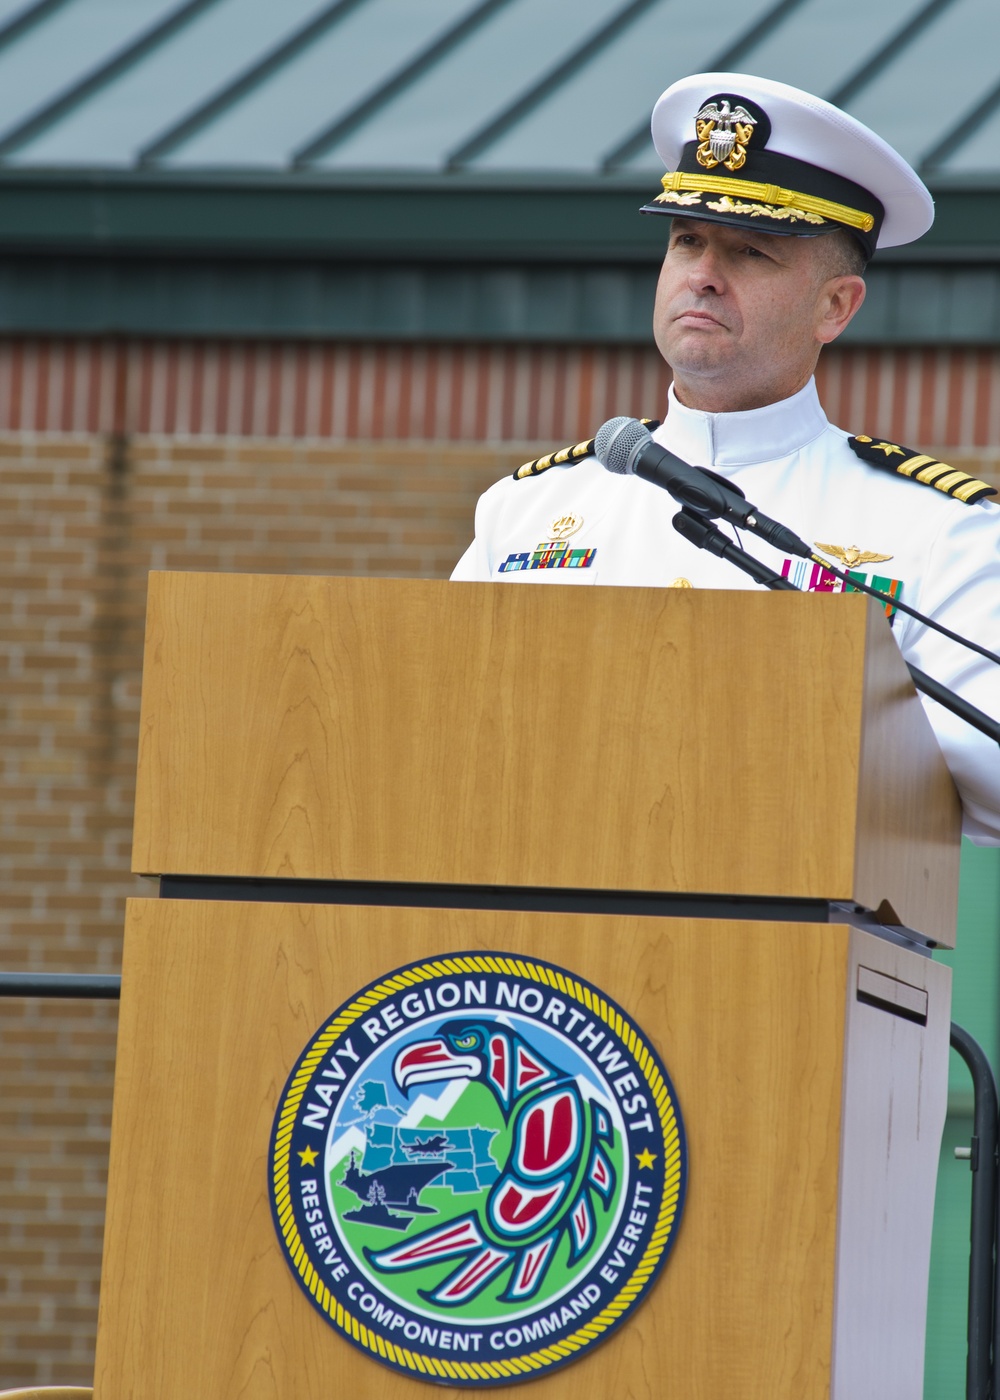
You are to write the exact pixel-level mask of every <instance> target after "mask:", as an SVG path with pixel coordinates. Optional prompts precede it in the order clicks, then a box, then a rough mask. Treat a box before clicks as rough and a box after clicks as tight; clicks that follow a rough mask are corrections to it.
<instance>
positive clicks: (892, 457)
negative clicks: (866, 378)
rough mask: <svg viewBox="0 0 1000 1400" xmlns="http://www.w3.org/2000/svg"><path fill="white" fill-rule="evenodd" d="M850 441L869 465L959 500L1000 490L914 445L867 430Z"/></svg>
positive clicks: (969, 502) (977, 498)
mask: <svg viewBox="0 0 1000 1400" xmlns="http://www.w3.org/2000/svg"><path fill="white" fill-rule="evenodd" d="M848 443H849V445H850V447H851V449H852V450H853V451H854V452H855V453H856V454H857V455H858V456H859V457H860V458H861V459H862V460H863V461H865V462H867V463H868V464H869V465H870V466H873V467H878V468H879V470H880V471H886V472H892V473H894V475H896V476H905V477H907V478H908V479H909V480H910V481H917V482H919V483H920V485H921V486H933V487H934V489H935V490H936V491H943V492H944V494H945V495H946V496H954V498H955V499H956V500H957V501H962V502H963V503H964V504H965V505H967V506H971V505H975V503H976V502H977V501H981V500H983V498H984V497H986V496H996V495H998V494H1000V493H998V491H997V488H996V487H995V486H990V484H989V483H988V482H986V481H979V480H978V479H977V478H976V477H974V476H969V474H968V473H967V472H963V471H959V470H958V469H957V468H955V467H952V466H949V465H948V463H947V462H939V461H938V459H937V458H936V457H929V456H928V455H927V454H926V453H924V452H915V451H914V450H913V448H912V447H901V446H900V445H899V443H896V442H885V441H883V440H882V439H878V440H876V439H875V438H870V437H868V436H867V434H865V433H859V434H858V435H857V437H852V438H848Z"/></svg>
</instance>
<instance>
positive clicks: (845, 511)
mask: <svg viewBox="0 0 1000 1400" xmlns="http://www.w3.org/2000/svg"><path fill="white" fill-rule="evenodd" d="M863 430H864V431H870V429H869V428H868V427H867V426H866V427H864V429H863ZM653 436H654V437H655V438H656V441H657V442H660V443H662V444H663V445H664V446H665V447H668V448H669V449H670V450H671V451H672V452H675V453H676V454H677V455H678V456H679V457H681V458H683V459H684V461H686V462H690V463H691V464H692V465H695V466H701V467H711V468H712V469H713V470H714V471H716V472H719V473H720V474H721V475H723V476H725V477H727V478H728V479H729V480H730V481H732V482H733V484H734V485H736V486H738V487H739V488H740V489H741V490H742V491H743V492H744V494H745V495H746V497H747V499H748V500H750V501H752V502H753V504H754V505H756V506H758V507H759V508H760V509H761V510H762V511H764V512H766V513H767V514H768V515H770V516H772V517H773V518H775V519H777V520H780V521H781V522H782V524H784V525H788V526H790V527H791V529H792V530H794V531H795V532H796V533H797V534H799V535H800V536H801V537H802V538H803V539H805V540H807V541H808V542H809V543H815V542H817V541H819V542H822V543H824V544H836V545H840V546H842V547H845V548H846V547H848V546H851V545H854V546H857V548H858V549H861V550H866V551H867V550H871V551H876V552H877V553H879V554H887V555H891V556H892V557H891V559H890V560H889V561H887V562H885V563H876V564H865V565H856V566H854V567H855V568H856V569H858V570H860V571H861V572H862V573H864V574H866V575H867V581H868V582H869V583H871V582H872V580H873V576H876V575H877V576H880V577H890V578H893V579H899V580H901V581H902V592H901V594H900V599H901V601H902V602H904V603H907V604H909V606H910V607H914V608H917V609H919V611H921V612H923V613H926V614H927V615H928V616H931V617H933V618H934V619H935V620H937V621H940V622H942V623H943V624H944V625H945V626H947V627H950V628H951V629H952V631H954V632H957V633H959V634H960V635H961V636H967V637H971V638H973V639H975V640H976V641H978V642H980V643H981V644H982V645H984V646H987V647H989V648H990V649H991V650H993V651H997V650H1000V507H998V506H996V505H994V504H993V503H992V501H983V502H980V503H978V504H976V505H972V506H967V505H964V504H963V503H962V502H960V501H957V500H953V499H952V498H950V497H948V496H946V495H944V494H943V493H941V492H939V491H935V490H933V489H931V488H929V487H925V486H921V485H918V484H917V483H915V482H912V481H907V480H905V479H903V478H901V477H896V476H892V475H890V474H888V473H886V472H882V471H879V470H878V469H877V468H875V467H872V466H870V465H869V464H868V463H866V462H863V461H862V460H861V459H860V458H859V457H857V455H856V454H855V453H854V452H853V451H852V450H851V448H850V447H849V446H848V444H847V438H848V434H847V433H845V432H843V431H841V429H839V428H835V427H833V426H832V424H830V423H829V422H828V421H827V418H826V415H825V414H824V412H823V409H822V408H821V406H820V403H819V399H818V397H817V395H816V388H815V385H814V383H813V382H812V381H810V382H809V384H807V385H806V387H805V388H804V389H802V390H800V392H799V393H797V394H795V395H794V396H793V397H792V398H790V399H785V400H783V401H782V402H781V403H776V404H770V405H769V406H768V407H766V408H758V409H752V410H751V411H749V412H746V413H701V412H698V411H696V410H694V409H689V408H685V407H684V406H683V405H682V404H680V403H678V401H677V400H676V398H675V397H674V395H673V391H672V390H671V394H670V403H669V408H668V412H667V417H666V420H665V422H664V423H663V426H662V427H660V428H658V429H657V430H656V432H655V433H654V435H653ZM677 510H678V506H677V504H676V502H675V501H674V500H673V498H672V497H671V496H670V495H669V494H668V493H667V492H666V491H664V490H662V489H661V488H659V487H657V486H653V485H651V484H650V483H649V482H646V481H643V480H641V479H640V478H639V477H632V476H615V475H613V474H612V473H611V472H608V471H606V470H605V469H604V468H603V467H602V466H601V464H600V462H598V461H597V459H596V458H594V457H588V458H586V459H585V460H583V461H581V462H578V463H576V464H575V465H571V466H564V467H551V468H549V470H548V471H546V472H544V473H543V474H542V475H540V476H538V477H531V478H527V479H525V480H523V481H515V480H513V478H511V477H508V478H506V479H504V480H503V481H498V482H497V483H496V484H495V485H493V486H492V487H490V489H489V490H488V491H486V492H485V493H484V495H483V496H482V497H481V499H480V501H479V505H478V507H477V509H476V535H475V539H474V540H473V542H472V544H471V545H470V546H469V548H468V549H467V550H466V552H465V554H464V555H463V556H462V558H461V559H460V560H459V562H458V564H457V565H456V567H455V571H454V573H453V574H452V578H453V579H458V580H483V581H494V582H501V583H508V582H518V583H550V582H551V583H560V584H575V585H581V584H590V583H599V584H631V585H639V586H652V587H666V586H669V585H671V584H674V583H676V582H677V581H678V580H686V581H688V582H689V583H691V584H692V585H693V586H694V587H695V588H754V587H757V585H756V584H754V583H753V582H752V581H751V580H750V579H748V578H747V577H746V575H744V574H742V573H740V572H739V571H738V570H737V569H735V568H734V567H733V566H732V565H731V564H727V563H726V562H725V561H724V560H722V559H717V558H715V557H714V556H713V555H710V554H708V553H706V552H705V551H703V550H698V549H696V548H695V547H694V546H693V545H691V544H688V542H687V541H686V540H684V539H682V538H681V537H680V535H678V534H677V533H676V531H675V530H674V529H673V527H672V526H671V523H670V522H671V518H672V517H673V515H674V514H675V513H676V511H677ZM567 513H571V514H573V515H575V516H577V517H579V518H582V524H581V525H580V527H579V529H578V530H576V531H575V532H574V534H573V535H572V537H571V538H569V539H568V541H567V544H568V545H569V546H572V547H574V548H576V549H578V550H583V551H585V550H593V551H594V553H593V555H592V556H590V559H589V563H588V564H587V566H586V567H574V568H534V569H532V568H519V567H517V565H516V558H517V556H518V555H521V556H522V557H523V556H525V555H528V556H529V557H530V555H531V552H532V551H534V550H536V549H537V547H538V545H539V544H540V543H542V542H545V541H550V540H552V539H553V534H552V525H553V522H554V521H556V520H557V519H559V518H560V517H561V516H564V515H566V514H567ZM730 533H731V532H730ZM743 544H744V546H745V547H746V548H748V549H749V550H750V552H751V553H753V554H755V555H756V556H757V557H758V558H759V559H761V560H762V561H763V562H765V563H766V564H769V565H770V566H771V567H772V568H774V569H776V570H777V571H778V572H781V569H782V565H783V563H784V556H783V555H782V554H781V553H780V552H778V551H776V550H774V549H772V548H771V547H770V546H769V545H767V544H765V543H764V541H763V540H758V539H756V538H754V537H753V536H749V535H747V536H745V537H744V539H743ZM578 557H586V556H585V555H584V556H578ZM512 558H513V560H514V561H515V562H514V564H513V565H512V564H508V565H507V568H506V570H504V571H502V569H503V566H504V565H505V561H508V560H511V559H512ZM811 567H812V566H811V565H806V568H807V569H810V568H811ZM893 630H894V634H895V637H896V640H897V642H898V643H899V646H900V649H901V651H902V653H903V655H904V657H905V658H906V660H907V661H909V662H910V663H911V664H912V665H914V666H917V667H919V668H920V669H921V670H923V671H926V672H927V674H928V675H930V676H933V677H934V678H935V679H936V680H939V681H942V682H943V683H944V684H945V685H947V686H950V687H951V688H952V689H953V690H956V691H958V692H959V694H961V695H962V696H963V697H964V698H965V699H967V700H969V701H970V702H971V703H972V704H974V705H976V706H978V707H979V709H981V710H984V711H985V712H986V713H987V714H988V715H991V716H992V717H994V718H997V719H1000V667H998V666H996V665H994V664H993V663H991V662H989V661H986V660H984V659H983V658H982V657H979V656H976V654H975V653H974V652H970V651H967V650H966V649H965V648H963V647H960V646H959V645H958V644H957V643H955V642H951V641H948V640H947V639H946V638H944V637H942V636H941V635H940V634H939V633H936V632H933V631H931V630H930V629H929V628H927V627H924V626H922V625H921V624H920V623H918V622H916V621H915V620H913V619H912V618H908V617H907V616H906V615H905V614H903V613H898V614H897V615H896V618H895V620H894V629H893ZM921 698H922V699H923V702H924V706H925V708H926V710H927V714H928V717H929V719H930V721H931V723H932V725H933V727H934V731H935V733H936V735H937V738H938V742H939V743H940V745H941V748H942V750H943V752H944V756H945V759H946V761H947V763H948V767H949V768H950V770H951V773H952V776H953V778H954V780H955V783H956V785H957V787H958V790H959V792H960V794H961V797H962V802H963V806H964V809H965V820H964V828H963V829H964V831H965V833H966V835H968V836H970V837H972V839H973V840H974V841H977V842H979V843H981V844H984V845H1000V747H998V746H997V745H996V744H993V743H992V742H991V741H990V740H988V739H987V738H986V737H985V736H984V735H982V734H980V733H978V731H976V730H973V729H972V728H970V727H969V726H968V725H966V724H965V723H964V722H963V721H962V720H960V719H957V718H956V717H955V716H953V715H951V714H950V713H949V712H948V711H947V710H944V709H943V708H942V707H941V706H940V705H937V704H935V703H934V702H933V701H930V700H928V699H927V698H926V697H921Z"/></svg>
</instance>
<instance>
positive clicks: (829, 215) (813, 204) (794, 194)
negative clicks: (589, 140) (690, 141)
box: [657, 170, 875, 233]
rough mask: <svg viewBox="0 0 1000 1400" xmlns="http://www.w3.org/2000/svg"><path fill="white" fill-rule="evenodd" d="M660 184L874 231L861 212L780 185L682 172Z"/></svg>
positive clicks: (669, 174) (670, 174)
mask: <svg viewBox="0 0 1000 1400" xmlns="http://www.w3.org/2000/svg"><path fill="white" fill-rule="evenodd" d="M660 184H661V185H662V186H663V189H664V192H665V193H668V194H669V193H670V192H671V191H672V190H692V191H696V192H698V193H705V194H742V195H745V196H746V197H747V199H756V200H759V201H760V202H761V203H762V204H777V205H778V206H779V207H782V208H784V207H786V206H788V205H792V204H794V205H795V206H796V208H798V209H804V210H805V211H806V213H807V214H819V215H821V216H822V217H823V218H825V219H834V220H835V221H836V222H837V223H839V224H846V225H847V227H848V228H856V229H860V230H861V231H862V233H870V232H871V231H872V229H873V228H874V227H875V219H874V217H873V216H872V215H871V214H866V213H865V212H864V210H862V209H852V208H851V207H850V205H848V204H835V203H834V202H833V200H830V199H820V198H818V196H816V195H811V194H800V193H799V192H798V191H797V190H786V189H783V188H782V186H781V185H762V184H760V183H759V182H758V181H756V180H737V179H734V178H732V177H730V176H722V175H686V174H685V173H684V172H683V171H681V170H675V171H673V172H670V171H668V172H667V174H666V175H664V177H663V179H662V180H661V181H660ZM657 198H659V196H657Z"/></svg>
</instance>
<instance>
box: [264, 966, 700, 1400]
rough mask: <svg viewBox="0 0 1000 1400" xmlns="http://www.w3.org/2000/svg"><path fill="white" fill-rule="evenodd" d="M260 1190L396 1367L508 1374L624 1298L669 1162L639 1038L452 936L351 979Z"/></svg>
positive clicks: (674, 1213) (665, 1222)
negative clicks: (378, 973) (420, 957)
mask: <svg viewBox="0 0 1000 1400" xmlns="http://www.w3.org/2000/svg"><path fill="white" fill-rule="evenodd" d="M270 1172H271V1181H270V1187H271V1207H272V1211H273V1214H274V1221H275V1227H276V1229H277V1232H278V1237H279V1239H280V1240H281V1243H282V1246H283V1248H284V1250H285V1254H286V1257H287V1259H288V1263H289V1265H290V1267H291V1269H292V1271H293V1272H294V1274H295V1276H296V1277H297V1279H298V1280H299V1282H300V1284H301V1286H302V1288H303V1289H304V1290H305V1292H306V1293H307V1295H308V1296H309V1298H310V1300H311V1301H312V1302H313V1304H314V1305H315V1306H316V1307H317V1308H318V1309H319V1311H320V1312H321V1313H322V1314H323V1316H324V1317H325V1318H326V1319H327V1320H328V1321H329V1322H330V1323H331V1324H332V1325H333V1326H334V1327H335V1328H336V1329H337V1330H338V1331H339V1332H341V1333H343V1335H344V1336H345V1337H347V1338H348V1339H349V1340H350V1341H352V1342H354V1343H355V1345H357V1346H358V1347H360V1348H362V1349H363V1350H365V1351H367V1352H368V1353H369V1354H370V1355H371V1356H373V1357H375V1358H377V1359H378V1360H380V1361H382V1362H384V1363H385V1364H386V1365H388V1366H391V1367H393V1368H395V1369H396V1370H398V1371H404V1372H405V1373H406V1374H407V1375H410V1376H416V1377H422V1378H423V1379H425V1380H428V1381H437V1382H441V1381H445V1382H448V1383H451V1384H453V1385H455V1384H457V1385H468V1386H486V1385H497V1384H504V1383H506V1384H509V1383H510V1382H511V1381H512V1380H514V1379H516V1378H517V1377H528V1376H531V1375H536V1374H543V1373H545V1372H547V1371H550V1370H552V1369H553V1368H554V1367H556V1366H560V1365H563V1364H565V1363H566V1362H568V1361H573V1360H575V1359H576V1358H578V1357H580V1356H582V1355H583V1353H584V1352H585V1351H586V1350H587V1349H588V1348H590V1347H592V1346H594V1345H595V1344H596V1343H598V1342H600V1341H602V1340H603V1339H604V1338H605V1337H607V1336H608V1335H609V1333H610V1332H611V1331H612V1330H613V1329H614V1328H615V1327H616V1326H618V1324H619V1323H621V1322H622V1321H624V1319H625V1318H626V1317H627V1316H628V1315H629V1313H630V1312H631V1311H632V1310H633V1309H634V1308H635V1307H637V1306H638V1305H639V1303H640V1302H642V1300H643V1299H644V1297H645V1296H646V1294H647V1293H648V1291H649V1289H650V1287H651V1286H652V1284H653V1282H654V1280H655V1278H656V1276H657V1273H658V1271H659V1270H660V1268H662V1266H663V1264H664V1262H665V1260H666V1257H667V1254H668V1252H669V1250H670V1247H671V1244H672V1243H673V1240H674V1237H675V1235H676V1232H677V1226H678V1223H679V1220H680V1215H681V1208H682V1205H683V1201H684V1192H685V1185H686V1179H687V1153H686V1148H685V1142H684V1129H683V1125H682V1123H681V1117H680V1110H679V1108H678V1106H677V1099H676V1095H675V1094H674V1090H673V1087H672V1086H671V1084H670V1081H669V1079H668V1078H667V1074H666V1071H665V1069H664V1067H663V1065H662V1064H661V1063H660V1060H659V1057H658V1056H657V1055H656V1053H655V1051H654V1050H653V1049H652V1048H651V1046H650V1044H649V1040H648V1038H647V1037H646V1036H645V1035H644V1034H643V1033H642V1032H641V1031H640V1030H639V1029H638V1027H637V1026H636V1025H635V1024H634V1023H633V1022H632V1021H631V1020H630V1019H629V1017H628V1016H626V1015H625V1013H624V1012H623V1011H622V1010H621V1008H620V1007H619V1006H616V1005H615V1003H614V1002H613V1001H611V1000H609V998H608V997H606V996H605V995H604V994H603V993H602V992H600V991H598V990H597V989H596V988H595V987H593V986H591V985H590V984H589V983H586V982H583V981H581V979H580V978H578V977H576V976H574V975H573V974H572V973H570V972H567V971H565V970H564V969H562V968H559V967H555V966H553V965H552V964H550V963H545V962H540V961H539V960H538V959H537V958H527V957H513V956H503V955H499V954H491V953H461V954H457V955H454V956H448V957H441V958H435V959H432V960H427V961H423V962H417V963H413V964H411V965H409V966H407V967H403V968H398V969H397V970H396V971H394V972H392V973H389V974H387V975H386V976H385V977H383V978H380V979H379V980H378V981H377V982H373V983H372V984H371V985H370V986H368V987H365V988H364V989H363V990H362V991H359V992H358V993H357V995H356V996H354V997H352V998H351V1000H350V1001H349V1002H347V1003H345V1005H344V1006H342V1007H341V1008H340V1010H339V1011H337V1012H336V1014H335V1015H334V1016H333V1017H332V1018H331V1019H330V1021H329V1022H328V1023H327V1024H326V1025H324V1026H323V1027H322V1028H321V1029H320V1030H319V1031H318V1032H317V1034H316V1035H315V1036H314V1038H313V1040H312V1042H311V1043H310V1044H309V1046H308V1047H307V1048H306V1050H305V1051H304V1053H303V1055H302V1057H301V1058H300V1060H299V1062H298V1064H297V1065H296V1066H295V1068H294V1070H293V1071H292V1073H291V1075H290V1077H289V1080H288V1083H287V1084H286V1085H285V1089H284V1092H283V1093H282V1096H281V1100H280V1103H279V1105H278V1111H277V1114H276V1117H275V1123H274V1131H273V1134H272V1139H271V1151H270Z"/></svg>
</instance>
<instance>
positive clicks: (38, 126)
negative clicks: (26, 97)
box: [0, 0, 217, 157]
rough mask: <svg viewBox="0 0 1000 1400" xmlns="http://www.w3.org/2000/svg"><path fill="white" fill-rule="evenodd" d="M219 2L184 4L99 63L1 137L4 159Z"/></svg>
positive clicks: (0, 150)
mask: <svg viewBox="0 0 1000 1400" xmlns="http://www.w3.org/2000/svg"><path fill="white" fill-rule="evenodd" d="M216 3H217V0H184V3H183V4H181V5H179V6H178V7H177V9H175V10H171V12H170V13H169V14H168V15H167V16H166V18H164V19H161V20H158V21H157V22H156V24H154V25H153V26H152V27H151V28H149V29H147V30H146V32H145V33H144V34H140V35H139V37H138V39H134V40H133V41H132V43H130V44H126V46H125V48H123V49H119V51H118V52H117V53H115V54H112V56H111V58H109V59H106V60H105V61H104V62H103V63H100V64H98V66H97V67H96V68H94V69H92V70H91V71H90V72H89V73H87V74H86V75H85V76H84V77H83V78H80V79H79V80H78V81H77V82H75V83H72V84H71V85H70V86H69V87H68V88H64V89H63V91H62V92H61V93H58V94H57V95H56V96H55V97H54V98H52V100H51V101H49V102H47V103H46V104H45V106H44V107H41V108H39V109H38V110H37V111H35V112H33V113H32V114H31V116H29V117H27V118H26V119H25V120H24V121H21V122H18V123H17V125H16V126H13V127H11V128H10V130H9V131H7V132H6V134H5V135H4V136H3V137H0V157H3V156H6V155H9V154H10V153H11V152H12V151H15V150H17V149H18V147H19V146H23V145H25V144H26V143H27V142H28V141H30V140H32V138H33V137H35V136H38V135H40V134H41V133H42V132H43V131H46V130H48V128H49V127H51V126H54V125H55V123H56V122H57V121H59V120H60V118H62V117H64V116H65V115H66V114H67V112H71V111H72V110H73V108H74V107H78V106H79V105H80V103H81V102H83V101H84V100H85V99H86V98H88V97H90V96H92V94H93V93H95V92H98V91H99V90H100V89H101V88H102V87H106V86H107V84H108V83H110V82H111V81H112V80H113V79H114V78H117V77H118V76H119V74H121V73H124V72H125V71H126V70H127V69H129V68H131V67H132V66H133V64H135V63H138V62H139V60H140V59H141V58H145V56H146V55H147V54H148V53H151V52H152V51H153V49H155V48H158V47H159V45H160V44H162V43H163V42H164V41H165V40H166V39H169V38H170V36H171V35H172V34H175V33H176V32H177V30H179V29H182V28H183V27H184V25H185V24H187V23H188V22H189V21H190V20H192V19H194V17H195V15H197V14H199V13H200V12H201V11H202V10H205V9H208V7H209V6H210V5H214V4H216Z"/></svg>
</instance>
